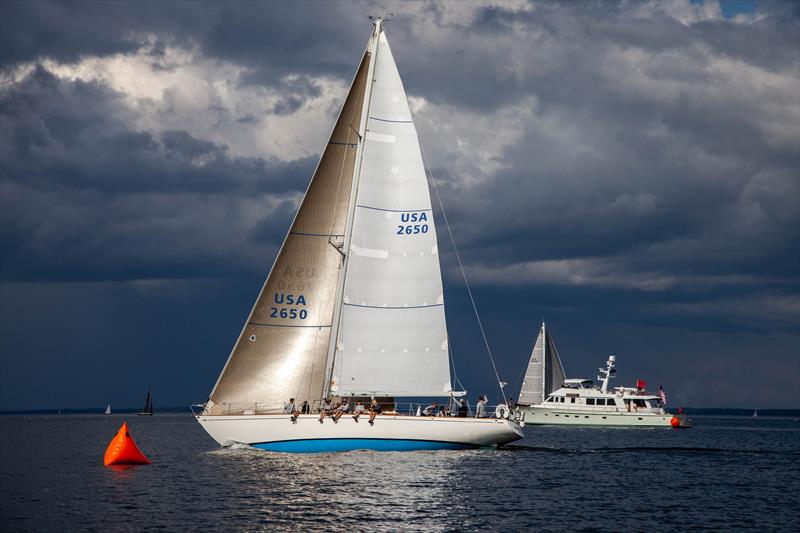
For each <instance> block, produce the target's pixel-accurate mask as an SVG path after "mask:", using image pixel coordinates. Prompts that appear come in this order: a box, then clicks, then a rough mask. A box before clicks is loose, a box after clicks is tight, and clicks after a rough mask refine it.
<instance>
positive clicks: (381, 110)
mask: <svg viewBox="0 0 800 533" xmlns="http://www.w3.org/2000/svg"><path fill="white" fill-rule="evenodd" d="M382 22H383V21H382V20H381V19H380V18H376V19H375V20H374V27H373V31H372V34H371V35H370V38H369V41H368V44H367V48H366V51H365V52H364V55H363V56H362V59H361V61H360V63H359V66H358V69H357V71H356V75H355V78H354V79H353V82H352V84H351V86H350V91H349V93H348V95H347V98H346V99H345V101H344V103H343V105H342V108H341V111H340V114H339V117H338V119H337V121H336V123H335V125H334V128H333V131H332V133H331V135H330V138H329V141H328V144H327V145H326V146H325V149H324V151H323V154H322V157H321V159H320V161H319V163H318V166H317V169H316V171H315V172H314V175H313V177H312V179H311V183H310V184H309V187H308V189H307V191H306V193H305V196H304V198H303V200H302V203H301V205H300V208H299V209H298V211H297V214H296V215H295V219H294V221H293V222H292V225H291V227H290V230H289V233H288V234H287V235H286V238H285V240H284V242H283V245H282V247H281V249H280V251H279V252H278V256H277V258H276V259H275V263H274V265H273V267H272V270H271V271H270V273H269V275H268V277H267V279H266V281H265V283H264V286H263V287H262V289H261V292H260V293H259V295H258V298H257V300H256V303H255V305H254V306H253V309H252V311H251V312H250V316H249V317H248V319H247V321H246V323H245V325H244V327H243V329H242V332H241V334H240V335H239V338H238V340H237V342H236V344H235V345H234V347H233V350H232V352H231V354H230V357H229V358H228V361H227V363H226V364H225V367H224V368H223V370H222V373H221V374H220V376H219V378H218V380H217V382H216V384H215V385H214V388H213V390H212V391H211V394H210V395H209V398H208V400H207V401H206V402H205V403H204V404H202V406H201V407H202V411H201V412H200V413H199V414H197V415H196V416H197V420H198V421H199V422H200V424H201V425H202V426H203V428H204V429H205V430H206V431H208V433H209V434H210V435H211V436H212V437H213V438H214V439H215V440H216V441H217V442H219V443H220V444H222V445H228V444H233V443H243V444H249V445H251V446H254V447H258V448H263V449H267V450H273V451H291V452H315V451H339V450H353V449H364V448H367V449H377V450H413V449H438V448H461V447H473V446H489V445H498V444H505V443H508V442H511V441H514V440H517V439H520V438H522V436H523V435H522V431H521V423H520V421H516V420H514V419H508V418H507V417H508V413H509V410H508V409H507V408H506V409H500V410H498V412H500V413H504V414H505V417H502V416H501V417H498V418H457V417H421V416H406V415H402V414H399V413H397V412H396V410H395V409H394V401H395V399H396V398H404V397H405V398H410V397H415V398H420V397H427V398H431V397H442V398H453V397H456V396H458V395H460V394H463V393H460V392H458V391H453V389H452V387H451V379H450V373H451V368H450V359H449V352H448V350H449V348H448V338H447V328H446V322H445V312H444V297H443V291H442V279H441V272H440V266H439V255H438V247H437V242H436V231H435V226H434V220H433V213H432V211H431V198H430V194H429V190H428V182H427V177H426V173H425V168H424V165H423V161H422V155H421V151H420V146H419V141H418V139H417V132H416V129H415V127H414V122H413V119H412V116H411V112H410V110H409V107H408V102H407V100H406V94H405V91H404V89H403V83H402V81H401V80H400V75H399V74H398V71H397V67H396V65H395V62H394V59H393V57H392V52H391V50H390V48H389V42H388V41H387V39H386V34H385V33H384V32H383V27H382V26H383V24H382ZM328 398H332V399H333V401H334V402H336V401H338V400H340V399H346V398H347V399H351V402H350V405H351V408H352V406H353V404H355V403H356V401H359V400H360V401H362V402H366V403H368V402H369V401H370V400H371V399H376V400H377V401H378V402H379V403H380V404H382V405H383V407H384V413H383V414H382V415H381V416H379V417H377V418H376V419H375V420H374V423H369V422H368V421H367V418H369V417H361V418H360V420H359V418H358V417H354V416H349V415H345V416H342V417H341V418H339V419H338V420H336V421H334V420H332V419H331V418H324V417H320V416H319V415H317V414H315V411H316V410H317V409H318V408H319V406H320V401H321V400H322V399H328ZM290 399H293V400H294V406H295V407H296V408H297V410H298V411H299V414H297V415H296V416H289V415H288V414H285V412H284V411H286V410H291V408H290V409H285V408H284V404H285V403H287V402H288V401H289V400H290ZM301 406H302V407H301ZM306 406H307V407H306Z"/></svg>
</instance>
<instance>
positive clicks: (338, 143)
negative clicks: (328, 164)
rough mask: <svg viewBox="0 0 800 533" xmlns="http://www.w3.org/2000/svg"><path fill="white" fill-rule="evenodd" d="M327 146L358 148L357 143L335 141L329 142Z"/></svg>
mask: <svg viewBox="0 0 800 533" xmlns="http://www.w3.org/2000/svg"><path fill="white" fill-rule="evenodd" d="M328 144H335V145H338V146H358V143H341V142H337V141H330V142H329V143H328Z"/></svg>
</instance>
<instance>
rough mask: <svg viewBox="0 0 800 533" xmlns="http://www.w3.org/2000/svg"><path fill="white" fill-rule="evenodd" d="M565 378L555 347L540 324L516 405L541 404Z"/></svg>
mask: <svg viewBox="0 0 800 533" xmlns="http://www.w3.org/2000/svg"><path fill="white" fill-rule="evenodd" d="M565 377H566V375H565V374H564V365H562V364H561V358H560V357H559V356H558V350H557V349H556V345H555V343H554V342H553V338H552V336H551V335H550V334H549V333H548V332H547V328H546V327H545V325H544V322H542V328H541V329H540V330H539V336H538V337H536V343H535V344H534V345H533V351H532V352H531V359H530V362H529V363H528V368H527V369H526V370H525V378H524V379H523V381H522V390H520V393H519V400H518V401H517V403H518V404H522V405H536V404H540V403H542V402H543V401H544V400H545V398H547V395H548V394H550V393H551V392H553V391H554V390H555V389H557V388H559V387H561V384H562V383H563V382H564V378H565Z"/></svg>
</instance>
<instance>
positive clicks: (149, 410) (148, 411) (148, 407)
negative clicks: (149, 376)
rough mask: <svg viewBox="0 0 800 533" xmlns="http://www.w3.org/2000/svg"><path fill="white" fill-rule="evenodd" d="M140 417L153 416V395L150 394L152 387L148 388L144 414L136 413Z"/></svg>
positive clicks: (143, 409)
mask: <svg viewBox="0 0 800 533" xmlns="http://www.w3.org/2000/svg"><path fill="white" fill-rule="evenodd" d="M136 414H138V415H139V416H153V395H152V394H151V393H150V387H149V386H148V387H147V397H146V398H145V399H144V407H143V408H142V412H140V413H136Z"/></svg>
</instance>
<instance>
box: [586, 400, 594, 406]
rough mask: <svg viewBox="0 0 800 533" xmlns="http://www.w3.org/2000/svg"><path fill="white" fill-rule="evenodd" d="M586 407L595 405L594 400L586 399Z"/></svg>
mask: <svg viewBox="0 0 800 533" xmlns="http://www.w3.org/2000/svg"><path fill="white" fill-rule="evenodd" d="M586 405H594V398H586Z"/></svg>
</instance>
